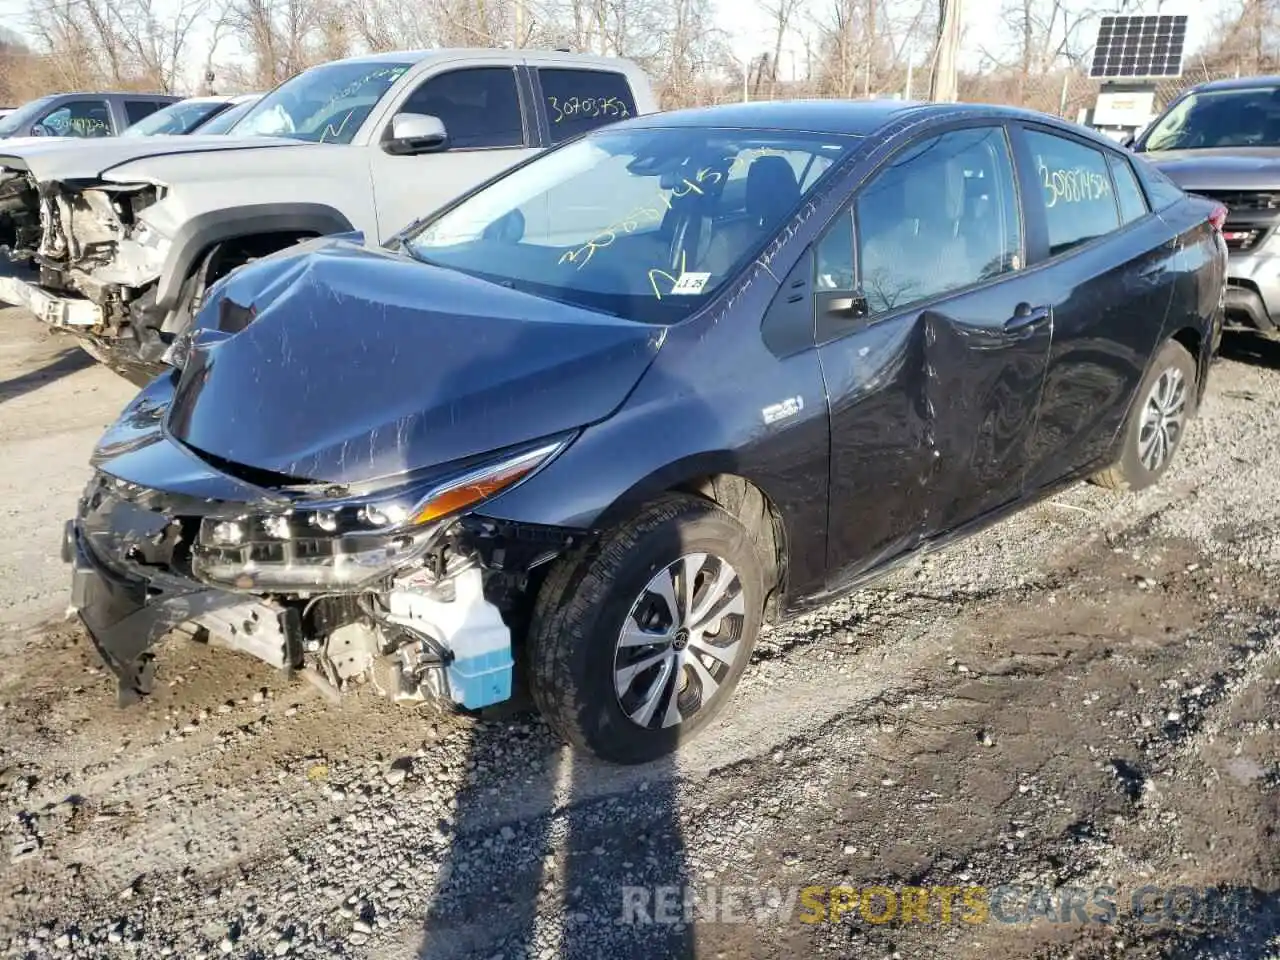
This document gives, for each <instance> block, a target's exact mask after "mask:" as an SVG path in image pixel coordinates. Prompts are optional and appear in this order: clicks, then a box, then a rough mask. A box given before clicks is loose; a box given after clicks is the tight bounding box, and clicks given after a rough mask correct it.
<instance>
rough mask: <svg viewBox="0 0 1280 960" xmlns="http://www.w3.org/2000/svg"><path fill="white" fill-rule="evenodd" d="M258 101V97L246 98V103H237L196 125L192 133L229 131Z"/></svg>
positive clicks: (222, 132)
mask: <svg viewBox="0 0 1280 960" xmlns="http://www.w3.org/2000/svg"><path fill="white" fill-rule="evenodd" d="M257 102H258V100H257V99H253V100H246V101H245V102H244V103H237V104H236V105H235V106H234V107H230V108H228V109H226V110H223V111H222V112H221V113H220V114H218V115H217V116H216V117H213V118H212V119H210V120H206V121H205V122H204V123H202V124H200V125H199V126H198V127H196V128H195V130H193V131H192V133H198V134H200V136H202V137H205V136H209V135H211V134H212V135H219V134H224V133H229V132H230V130H231V128H232V127H234V126H235V125H236V124H237V123H239V122H240V120H241V119H242V118H243V117H244V115H245V114H247V113H248V112H249V111H250V110H252V109H253V105H254V104H255V103H257Z"/></svg>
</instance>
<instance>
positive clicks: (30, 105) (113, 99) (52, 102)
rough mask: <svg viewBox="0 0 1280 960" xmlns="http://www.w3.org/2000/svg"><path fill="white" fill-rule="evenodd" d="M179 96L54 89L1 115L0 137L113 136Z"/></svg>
mask: <svg viewBox="0 0 1280 960" xmlns="http://www.w3.org/2000/svg"><path fill="white" fill-rule="evenodd" d="M181 99H182V98H181V97H173V96H169V95H168V94H164V93H145V94H144V93H53V94H50V95H49V96H47V97H40V98H38V99H36V100H31V101H29V102H27V103H24V104H23V105H22V106H20V107H18V108H17V109H16V110H14V111H13V112H12V113H9V114H6V115H5V116H4V117H0V139H3V138H8V137H114V136H117V135H119V134H120V133H121V131H123V130H124V129H125V128H126V127H131V126H133V125H134V124H135V123H137V122H138V121H139V120H141V119H142V118H144V117H149V116H151V114H153V113H155V112H156V111H157V110H159V109H161V108H162V107H167V106H169V104H171V103H177V102H178V101H179V100H181Z"/></svg>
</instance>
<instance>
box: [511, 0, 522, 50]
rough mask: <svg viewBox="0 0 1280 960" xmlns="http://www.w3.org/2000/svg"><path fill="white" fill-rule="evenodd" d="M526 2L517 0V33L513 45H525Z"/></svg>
mask: <svg viewBox="0 0 1280 960" xmlns="http://www.w3.org/2000/svg"><path fill="white" fill-rule="evenodd" d="M524 2H525V0H516V11H515V13H516V16H515V21H516V35H515V41H514V44H513V46H516V47H523V46H524Z"/></svg>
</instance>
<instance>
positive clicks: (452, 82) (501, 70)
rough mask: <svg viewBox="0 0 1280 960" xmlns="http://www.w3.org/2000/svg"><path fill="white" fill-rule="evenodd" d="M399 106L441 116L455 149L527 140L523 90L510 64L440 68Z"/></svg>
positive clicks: (511, 144)
mask: <svg viewBox="0 0 1280 960" xmlns="http://www.w3.org/2000/svg"><path fill="white" fill-rule="evenodd" d="M400 111H401V112H402V113H421V114H426V115H427V116H432V117H438V118H439V119H440V120H441V121H442V122H443V123H444V129H445V131H446V132H447V133H448V135H449V141H448V146H449V149H451V150H476V149H480V148H484V147H523V146H524V145H525V136H524V120H523V119H522V117H521V113H520V94H519V92H518V91H517V90H516V73H515V70H513V69H512V68H511V67H468V68H467V69H464V70H451V71H449V72H448V73H441V74H437V75H436V76H434V77H432V78H431V79H429V80H427V81H425V82H424V83H423V84H422V85H421V86H420V87H418V89H417V90H415V91H413V93H411V94H410V95H409V98H408V99H407V100H406V101H405V103H404V106H403V107H401V108H400Z"/></svg>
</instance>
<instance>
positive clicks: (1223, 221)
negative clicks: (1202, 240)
mask: <svg viewBox="0 0 1280 960" xmlns="http://www.w3.org/2000/svg"><path fill="white" fill-rule="evenodd" d="M1209 223H1210V224H1212V225H1213V229H1215V230H1217V231H1218V232H1219V233H1221V232H1222V228H1223V227H1225V226H1226V225H1227V208H1226V207H1224V206H1223V205H1222V204H1218V205H1217V206H1215V207H1214V208H1213V212H1212V213H1210V214H1209Z"/></svg>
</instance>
